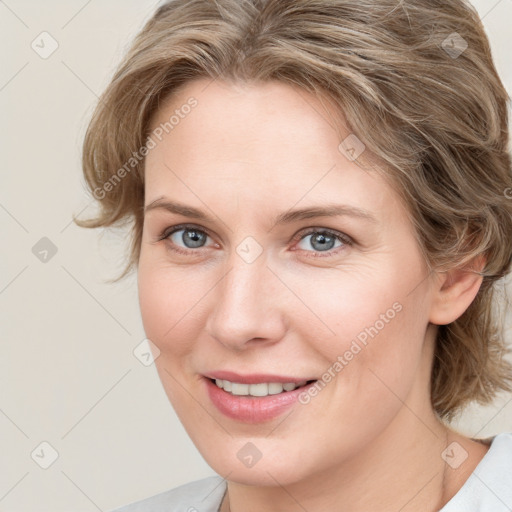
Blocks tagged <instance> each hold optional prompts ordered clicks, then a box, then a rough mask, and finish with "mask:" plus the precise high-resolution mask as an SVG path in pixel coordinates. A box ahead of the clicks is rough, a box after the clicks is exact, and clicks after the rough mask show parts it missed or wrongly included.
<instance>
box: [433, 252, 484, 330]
mask: <svg viewBox="0 0 512 512" xmlns="http://www.w3.org/2000/svg"><path fill="white" fill-rule="evenodd" d="M484 266H485V258H484V256H477V257H475V258H474V259H473V260H472V261H471V262H469V263H467V264H466V265H465V266H463V267H460V268H455V269H452V270H448V271H445V272H437V276H436V277H437V279H435V285H434V288H433V297H432V304H431V308H430V318H429V321H430V323H432V324H434V325H447V324H449V323H451V322H454V321H455V320H457V318H459V317H460V316H461V315H462V314H463V313H464V311H466V309H467V308H468V307H469V306H470V304H471V303H472V302H473V300H474V298H475V297H476V294H477V293H478V290H479V289H480V286H481V284H482V281H483V277H482V276H481V275H479V274H478V273H477V272H481V271H482V269H483V268H484Z"/></svg>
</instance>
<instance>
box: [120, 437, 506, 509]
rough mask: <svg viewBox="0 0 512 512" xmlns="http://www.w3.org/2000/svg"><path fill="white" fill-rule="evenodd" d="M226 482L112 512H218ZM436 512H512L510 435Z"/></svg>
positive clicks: (194, 485) (190, 487)
mask: <svg viewBox="0 0 512 512" xmlns="http://www.w3.org/2000/svg"><path fill="white" fill-rule="evenodd" d="M225 492H226V481H225V480H224V479H223V478H221V477H219V476H213V477H210V478H205V479H203V480H196V481H195V482H191V483H189V484H186V485H182V486H181V487H176V488H175V489H171V490H170V491H165V492H163V493H160V494H157V495H156V496H152V497H151V498H146V499H144V500H141V501H137V502H135V503H132V504H131V505H127V506H125V507H121V508H119V509H116V510H114V511H113V512H218V510H219V507H220V504H221V502H222V498H223V496H224V493H225ZM439 512H512V433H506V434H499V435H497V436H495V437H494V438H493V439H492V442H491V446H490V448H489V450H488V452H487V453H486V454H485V456H484V458H483V459H482V460H481V461H480V463H479V464H478V466H477V467H476V468H475V470H474V471H473V473H472V474H471V475H470V477H469V478H468V479H467V480H466V482H465V483H464V485H463V486H462V488H461V489H460V490H459V492H458V493H457V494H456V495H455V496H454V497H453V498H452V499H451V500H450V501H449V502H448V503H447V504H446V505H445V506H444V507H443V508H442V509H441V510H440V511H439Z"/></svg>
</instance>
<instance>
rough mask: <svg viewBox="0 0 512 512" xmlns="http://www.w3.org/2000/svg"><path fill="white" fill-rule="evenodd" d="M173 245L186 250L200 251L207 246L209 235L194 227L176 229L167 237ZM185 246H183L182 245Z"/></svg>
mask: <svg viewBox="0 0 512 512" xmlns="http://www.w3.org/2000/svg"><path fill="white" fill-rule="evenodd" d="M165 238H167V239H169V240H170V241H171V242H172V243H173V244H175V245H177V246H178V247H184V248H185V249H198V248H201V247H203V246H204V245H205V243H206V240H207V238H208V235H207V234H206V233H205V232H204V231H201V230H200V229H196V228H194V227H185V228H179V227H177V228H175V229H174V230H173V231H171V232H170V233H167V234H166V235H165ZM180 244H183V245H180Z"/></svg>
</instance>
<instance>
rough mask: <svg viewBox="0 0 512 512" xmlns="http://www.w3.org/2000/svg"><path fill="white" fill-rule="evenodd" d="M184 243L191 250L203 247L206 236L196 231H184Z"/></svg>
mask: <svg viewBox="0 0 512 512" xmlns="http://www.w3.org/2000/svg"><path fill="white" fill-rule="evenodd" d="M181 238H182V241H183V243H184V244H185V245H186V246H187V247H190V248H195V247H201V245H202V243H203V242H204V239H205V234H204V233H200V232H198V231H195V230H188V231H184V232H183V235H182V237H181Z"/></svg>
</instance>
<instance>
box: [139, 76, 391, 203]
mask: <svg viewBox="0 0 512 512" xmlns="http://www.w3.org/2000/svg"><path fill="white" fill-rule="evenodd" d="M189 104H194V105H195V106H194V107H193V108H188V107H187V108H185V107H184V106H186V105H189ZM330 107H332V104H331V105H329V103H328V100H327V99H326V100H324V99H323V98H320V99H319V98H317V97H316V96H314V95H313V94H311V93H308V92H307V91H304V90H301V89H298V88H296V87H291V86H289V85H287V84H283V83H280V82H268V83H260V84H232V83H226V82H222V81H219V80H216V81H213V82H212V81H211V80H207V79H200V80H196V81H193V82H190V83H188V84H186V86H185V87H183V88H181V89H180V90H179V92H178V93H177V94H174V95H172V96H171V97H169V98H167V100H166V101H165V102H163V103H162V105H161V106H160V108H159V110H158V112H157V113H156V115H155V116H154V118H153V120H152V123H151V129H152V131H153V132H154V131H155V130H158V129H159V127H160V131H162V129H161V127H164V128H165V126H166V123H167V128H169V120H170V119H171V117H173V116H174V119H173V121H174V122H173V123H171V124H172V128H171V129H168V130H167V131H166V130H165V129H164V130H163V133H162V136H161V139H162V140H161V141H159V142H158V144H157V145H156V147H155V148H154V149H153V150H152V151H151V152H150V153H149V154H148V156H147V159H146V178H147V179H146V183H147V192H148V195H150V196H151V197H148V200H149V199H151V200H155V199H156V198H157V197H158V196H159V195H162V194H159V191H161V192H165V193H167V192H170V191H171V190H172V191H174V192H175V193H177V194H178V195H179V196H182V195H185V196H187V197H188V198H189V199H190V200H193V201H194V203H196V204H197V197H195V198H194V194H193V193H192V191H191V189H190V186H192V185H193V186H194V191H195V192H196V195H199V196H200V197H201V198H210V197H211V196H212V194H213V195H219V194H224V197H233V196H234V195H236V197H237V199H238V200H244V199H249V198H250V199H251V201H252V202H253V203H254V202H258V201H259V200H261V201H260V202H261V203H262V204H263V203H264V202H265V200H264V199H265V197H268V196H269V195H270V196H272V197H273V198H274V200H276V201H280V202H281V203H283V204H284V205H286V204H289V206H290V207H291V206H292V205H293V204H295V203H297V202H298V201H300V203H301V204H300V205H301V206H307V205H308V204H309V203H315V204H316V203H317V202H319V201H320V202H323V201H328V202H331V203H332V202H335V201H338V202H346V200H347V199H351V200H352V202H358V203H360V205H365V206H366V207H368V206H371V208H372V209H373V210H376V209H377V210H378V209H379V208H384V209H385V208H386V207H389V206H390V205H391V206H393V205H394V203H395V202H396V197H395V195H394V191H393V190H392V189H390V187H389V186H388V185H387V184H386V183H385V182H384V181H383V179H382V177H380V176H379V175H378V174H377V173H375V172H369V171H367V170H364V169H362V168H361V167H360V166H359V165H358V162H357V161H351V160H350V159H349V158H347V156H346V154H345V153H344V152H343V151H340V148H339V146H340V142H341V141H342V140H344V139H346V138H347V137H354V136H353V134H351V133H350V131H349V130H347V129H346V128H345V127H344V126H343V124H340V123H339V122H338V123H336V122H335V121H334V115H333V112H332V109H331V110H329V108H330ZM336 116H337V118H338V119H339V118H340V116H339V114H337V115H336ZM187 184H188V185H189V186H188V187H187V186H186V185H187ZM148 200H147V201H146V204H147V203H148V202H149V201H148Z"/></svg>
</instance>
